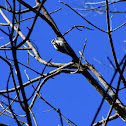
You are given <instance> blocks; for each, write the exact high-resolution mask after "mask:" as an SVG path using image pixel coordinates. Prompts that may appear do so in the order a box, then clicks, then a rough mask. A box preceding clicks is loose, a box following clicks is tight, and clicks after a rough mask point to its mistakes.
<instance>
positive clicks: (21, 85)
mask: <svg viewBox="0 0 126 126" xmlns="http://www.w3.org/2000/svg"><path fill="white" fill-rule="evenodd" d="M15 7H16V6H15V0H13V8H14V9H13V20H12V31H11V33H10V41H11V46H12V55H13V59H14V65H15V68H16V71H17V77H18V81H19V85H20V87H21V93H22V97H23V103H24V106H25V112H26V115H27V116H26V117H27V121H28V124H29V126H32V122H31V117H30V112H29V109H28V107H29V106H28V103H27V98H26V94H25V91H24V87H23V82H22V77H21V73H20V69H19V66H18V60H17V52H16V48H15V46H16V42H15V41H13V40H12V37H13V33H14V19H15Z"/></svg>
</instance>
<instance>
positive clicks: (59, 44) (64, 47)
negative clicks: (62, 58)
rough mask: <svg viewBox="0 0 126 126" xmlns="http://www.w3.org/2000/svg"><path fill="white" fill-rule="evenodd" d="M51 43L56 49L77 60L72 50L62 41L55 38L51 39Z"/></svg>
mask: <svg viewBox="0 0 126 126" xmlns="http://www.w3.org/2000/svg"><path fill="white" fill-rule="evenodd" d="M51 43H52V45H53V46H54V48H55V49H56V50H57V51H60V52H62V53H65V54H67V55H69V56H71V57H72V58H73V61H78V58H77V57H76V56H75V55H76V54H75V53H74V51H73V50H71V47H70V46H69V45H68V44H65V43H64V42H63V41H60V40H57V39H56V38H55V39H53V40H52V41H51Z"/></svg>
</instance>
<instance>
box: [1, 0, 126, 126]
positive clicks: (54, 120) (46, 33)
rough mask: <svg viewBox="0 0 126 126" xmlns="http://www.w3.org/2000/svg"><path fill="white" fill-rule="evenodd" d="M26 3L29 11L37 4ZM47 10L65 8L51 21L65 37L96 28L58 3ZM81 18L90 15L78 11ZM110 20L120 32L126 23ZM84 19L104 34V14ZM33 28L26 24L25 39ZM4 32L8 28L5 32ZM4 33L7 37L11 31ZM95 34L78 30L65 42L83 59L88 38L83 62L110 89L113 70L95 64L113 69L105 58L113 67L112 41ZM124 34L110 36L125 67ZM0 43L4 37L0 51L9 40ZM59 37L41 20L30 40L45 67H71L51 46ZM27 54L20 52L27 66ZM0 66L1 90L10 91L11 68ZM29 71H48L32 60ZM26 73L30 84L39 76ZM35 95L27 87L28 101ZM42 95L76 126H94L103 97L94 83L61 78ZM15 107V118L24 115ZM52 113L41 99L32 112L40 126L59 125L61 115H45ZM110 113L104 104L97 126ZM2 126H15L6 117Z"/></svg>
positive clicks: (115, 125)
mask: <svg viewBox="0 0 126 126" xmlns="http://www.w3.org/2000/svg"><path fill="white" fill-rule="evenodd" d="M27 2H28V3H30V5H32V6H35V2H33V1H31V0H28V1H27ZM63 2H66V3H68V4H69V5H71V7H75V8H77V7H79V6H83V5H82V3H81V2H80V1H79V0H78V1H77V0H72V1H68V0H63ZM1 3H2V5H4V6H5V3H4V2H3V1H1V2H0V4H1ZM120 5H121V4H120ZM125 5H126V4H125ZM125 5H124V4H123V5H121V6H119V7H118V6H116V7H117V9H120V10H122V9H125ZM45 7H46V8H47V10H48V11H49V12H52V11H54V10H56V9H58V8H60V7H62V10H60V11H59V12H57V13H54V14H52V15H51V16H52V18H53V19H54V21H55V22H56V24H57V26H58V28H59V29H60V31H61V33H62V34H64V33H65V32H66V31H67V30H69V29H70V28H71V27H73V26H74V25H83V26H86V27H89V28H93V27H92V26H91V25H89V24H88V23H87V22H85V21H84V20H83V19H82V18H80V17H79V16H78V15H76V14H75V13H74V12H73V11H71V10H70V9H69V8H67V7H66V6H64V5H63V4H61V3H59V2H58V0H53V1H52V0H47V2H46V4H45ZM23 8H24V7H23ZM24 9H25V8H24ZM4 12H5V11H4ZM78 12H80V13H82V14H83V15H85V14H87V12H83V11H78ZM6 14H7V15H9V14H10V13H9V12H6ZM33 15H34V14H33V13H28V14H25V16H23V15H22V19H24V18H26V16H28V17H30V16H33ZM111 15H113V29H114V28H116V27H118V26H119V25H121V24H122V23H124V22H125V20H126V16H125V14H111ZM111 15H110V16H111ZM10 19H11V18H10ZM86 19H88V20H89V21H90V22H91V23H93V24H95V25H96V26H98V27H100V28H102V29H104V30H107V26H106V15H105V14H101V15H99V14H97V13H96V12H92V13H90V14H89V15H88V16H86ZM0 22H5V21H4V20H3V19H2V17H1V15H0ZM31 23H32V19H31V20H28V21H25V23H22V25H21V30H22V32H23V33H24V34H25V35H27V32H28V29H27V27H29V28H30V26H31ZM0 27H1V28H4V27H2V26H0ZM5 29H6V31H7V28H5ZM93 29H94V30H92V31H91V30H88V29H84V30H83V31H78V30H76V29H74V30H72V31H71V32H70V33H68V34H67V35H66V36H65V39H66V40H67V42H68V43H69V44H70V45H71V47H72V48H73V49H74V51H75V52H76V54H77V55H78V57H79V52H78V51H81V50H82V49H83V45H84V42H85V39H86V38H87V45H86V49H85V52H84V57H85V58H86V59H87V61H88V62H89V63H90V64H92V65H93V66H94V67H95V68H96V69H97V70H98V71H99V72H100V73H101V75H103V77H104V79H105V80H106V81H107V82H108V83H109V82H110V80H111V77H112V75H113V73H114V70H113V69H111V68H110V67H106V66H104V65H103V64H100V63H98V62H97V61H96V60H98V61H101V62H103V63H104V64H106V65H108V66H110V63H109V62H108V60H107V57H109V58H110V59H112V61H113V58H112V53H111V48H110V45H109V40H108V36H107V34H105V33H103V32H101V31H98V30H97V29H95V28H93ZM125 32H126V27H125V26H124V27H122V28H120V29H119V30H117V31H115V32H114V33H113V34H112V37H113V42H114V47H115V51H116V54H117V59H118V61H119V62H120V61H121V59H122V57H123V56H124V54H125V53H126V44H125V43H124V42H123V41H125V40H126V37H125ZM0 37H3V38H2V39H0V45H3V44H5V43H7V42H9V38H7V37H6V36H5V35H4V34H3V33H1V34H0ZM55 37H56V35H55V33H54V32H53V30H52V29H51V28H50V26H49V25H48V24H47V23H46V22H45V21H43V20H42V19H41V18H38V20H37V23H36V25H35V27H34V31H33V33H32V35H31V37H30V40H31V42H32V43H33V44H34V45H35V46H36V48H38V51H39V53H40V55H41V57H42V58H43V59H44V60H46V61H49V60H50V59H51V58H52V62H59V63H67V62H71V60H72V59H71V57H69V56H67V55H65V54H62V53H60V52H57V51H56V50H55V49H54V48H53V46H52V44H51V40H52V39H54V38H55ZM18 42H21V39H19V41H18ZM26 53H27V52H26V51H21V52H20V51H18V60H19V61H20V62H22V63H24V64H26V65H27V57H26V56H25V55H27V54H26ZM7 54H8V57H9V58H11V52H10V51H8V52H7ZM0 55H1V56H5V55H4V52H3V51H0ZM94 59H96V60H94ZM113 63H114V61H113ZM0 64H1V65H0V70H1V71H0V75H1V76H0V83H1V87H0V90H3V89H6V83H7V78H8V76H9V73H8V70H9V68H8V66H7V64H6V63H4V62H3V61H2V60H0ZM30 67H31V68H33V69H35V70H36V71H38V72H40V73H41V71H42V70H43V68H44V65H42V64H40V63H38V62H37V61H36V60H35V59H34V58H32V57H31V56H30ZM20 68H21V69H22V71H21V72H22V77H23V82H27V81H28V80H27V78H26V76H25V73H24V70H25V69H26V68H25V67H22V66H20ZM53 69H54V68H48V67H47V68H46V70H45V73H46V72H49V71H50V70H53ZM27 73H28V74H29V76H30V79H33V78H34V77H38V76H39V75H37V74H35V73H33V72H32V71H30V70H27ZM117 79H118V76H117V78H116V79H115V81H114V83H113V86H114V87H116V84H117ZM11 81H12V80H11ZM11 81H10V84H9V87H10V88H11V87H13V85H12V82H11ZM17 82H18V81H17ZM36 84H37V83H36ZM121 87H123V85H121ZM32 91H33V89H32V88H31V86H28V87H26V92H27V97H29V96H30V94H31V92H32ZM40 93H41V94H42V96H43V98H45V99H46V100H47V101H48V102H49V103H50V104H52V105H53V106H54V107H55V108H57V109H58V108H59V109H60V110H61V113H62V114H63V115H64V116H65V117H66V118H68V119H70V120H71V121H73V122H74V123H75V124H77V125H78V126H89V125H90V124H91V121H92V119H93V117H94V115H95V113H96V111H97V108H98V107H99V104H100V102H101V100H102V97H101V96H100V95H99V93H98V92H97V91H96V90H95V89H94V87H93V86H92V85H91V84H90V83H88V81H87V80H86V79H85V78H84V77H83V76H82V75H80V74H60V75H58V76H56V77H54V79H50V80H48V81H47V82H46V83H45V84H44V86H43V87H42V89H41V91H40ZM13 96H14V94H12V96H11V97H13ZM119 97H120V98H121V100H122V101H123V102H124V103H126V100H125V97H126V93H125V91H120V92H119ZM0 100H3V101H4V100H5V99H3V97H2V96H1V97H0ZM5 101H6V100H5ZM14 106H15V107H14V108H13V109H14V110H15V111H16V112H18V113H20V114H24V113H23V112H22V110H21V109H20V107H19V105H17V104H15V105H14ZM18 108H19V109H18ZM50 109H51V108H50V107H49V106H48V105H47V104H46V103H45V102H44V101H42V100H40V99H39V100H37V101H36V103H35V105H34V107H33V109H32V110H33V112H35V117H36V119H37V122H38V125H39V126H58V125H61V124H60V118H59V115H58V113H57V112H55V111H54V110H51V111H48V112H44V111H47V110H50ZM109 109H110V106H109V104H108V103H106V102H104V104H103V106H102V109H101V111H100V113H99V115H98V117H97V120H96V122H97V121H99V120H101V119H102V117H103V118H106V116H107V113H108V111H109ZM114 113H115V111H113V113H112V114H114ZM20 119H21V118H20ZM0 122H2V123H8V124H11V125H13V126H15V121H14V120H12V119H10V118H8V117H7V120H6V121H5V116H0ZM63 124H64V126H68V123H66V121H64V119H63ZM123 125H125V123H124V122H123V121H122V120H121V119H120V118H119V119H116V120H114V121H111V122H109V123H108V126H123Z"/></svg>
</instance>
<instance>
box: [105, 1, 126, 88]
mask: <svg viewBox="0 0 126 126" xmlns="http://www.w3.org/2000/svg"><path fill="white" fill-rule="evenodd" d="M105 1H106V21H107V30H108V37H109V43H110V46H111V50H112V55H113V58H114V62H115V65H116V67H117V70H118V72H119V74H120V75H121V70H120V67H119V64H118V61H117V57H116V53H115V49H114V45H113V40H112V36H111V31H110V20H109V7H108V0H105ZM122 81H123V84H124V86H125V88H126V81H125V78H124V77H122Z"/></svg>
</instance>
